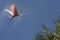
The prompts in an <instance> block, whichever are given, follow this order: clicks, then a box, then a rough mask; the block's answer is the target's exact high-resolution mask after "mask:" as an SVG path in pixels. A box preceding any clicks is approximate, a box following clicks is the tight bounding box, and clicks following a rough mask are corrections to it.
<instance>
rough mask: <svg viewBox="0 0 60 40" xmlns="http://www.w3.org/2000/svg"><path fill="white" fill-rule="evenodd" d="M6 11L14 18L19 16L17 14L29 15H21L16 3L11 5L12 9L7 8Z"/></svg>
mask: <svg viewBox="0 0 60 40" xmlns="http://www.w3.org/2000/svg"><path fill="white" fill-rule="evenodd" d="M5 11H6V12H8V13H10V14H11V15H12V18H11V19H13V18H14V17H17V16H27V15H26V14H20V15H19V14H18V12H17V8H16V5H14V4H12V5H11V10H8V9H5Z"/></svg>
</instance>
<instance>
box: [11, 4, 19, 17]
mask: <svg viewBox="0 0 60 40" xmlns="http://www.w3.org/2000/svg"><path fill="white" fill-rule="evenodd" d="M11 12H12V14H13V17H16V16H18V12H17V8H16V6H15V5H14V4H13V5H11Z"/></svg>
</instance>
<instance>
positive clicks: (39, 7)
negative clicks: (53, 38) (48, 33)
mask: <svg viewBox="0 0 60 40" xmlns="http://www.w3.org/2000/svg"><path fill="white" fill-rule="evenodd" d="M11 4H15V5H16V6H17V9H18V13H19V14H20V13H25V14H28V16H26V17H20V16H19V17H16V18H15V19H13V20H10V17H11V16H10V15H9V14H8V13H6V12H4V9H5V8H8V9H10V5H11ZM59 13H60V0H14V1H12V0H0V40H33V38H34V35H35V34H36V32H39V31H42V29H43V28H42V26H41V23H43V24H45V25H46V26H47V27H48V28H49V29H50V30H53V29H54V24H53V22H52V19H57V18H58V15H59ZM51 18H52V19H51Z"/></svg>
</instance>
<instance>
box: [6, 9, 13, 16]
mask: <svg viewBox="0 0 60 40" xmlns="http://www.w3.org/2000/svg"><path fill="white" fill-rule="evenodd" d="M5 11H6V12H8V13H10V14H11V15H12V16H13V13H12V12H11V11H10V10H8V9H5Z"/></svg>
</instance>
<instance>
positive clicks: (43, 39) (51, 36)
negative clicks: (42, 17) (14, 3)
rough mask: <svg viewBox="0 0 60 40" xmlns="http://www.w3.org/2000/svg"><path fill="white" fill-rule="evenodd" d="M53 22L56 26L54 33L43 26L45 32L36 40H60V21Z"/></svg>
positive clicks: (36, 37) (38, 34)
mask: <svg viewBox="0 0 60 40" xmlns="http://www.w3.org/2000/svg"><path fill="white" fill-rule="evenodd" d="M53 22H54V24H55V30H54V32H50V31H49V30H48V28H47V27H46V26H45V25H43V24H42V27H43V29H44V32H38V33H37V34H36V36H35V38H34V40H60V19H58V20H56V21H53Z"/></svg>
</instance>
